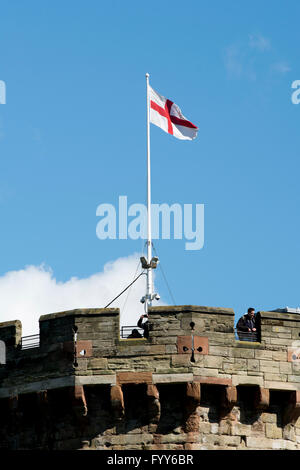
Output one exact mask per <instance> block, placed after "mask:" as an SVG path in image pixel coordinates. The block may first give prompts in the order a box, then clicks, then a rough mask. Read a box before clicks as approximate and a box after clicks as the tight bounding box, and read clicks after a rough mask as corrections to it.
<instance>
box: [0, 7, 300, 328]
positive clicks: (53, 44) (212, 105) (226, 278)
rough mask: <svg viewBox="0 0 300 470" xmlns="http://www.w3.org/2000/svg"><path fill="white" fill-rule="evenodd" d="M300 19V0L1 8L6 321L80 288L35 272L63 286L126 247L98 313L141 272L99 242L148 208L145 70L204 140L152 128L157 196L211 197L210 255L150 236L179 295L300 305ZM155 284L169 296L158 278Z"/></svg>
mask: <svg viewBox="0 0 300 470" xmlns="http://www.w3.org/2000/svg"><path fill="white" fill-rule="evenodd" d="M299 12H300V7H299V3H298V2H296V1H290V2H288V3H285V2H282V1H273V2H258V1H253V2H251V3H249V2H247V3H246V2H237V1H231V0H227V1H226V2H223V1H220V0H219V1H216V2H208V1H205V2H204V1H200V2H199V1H190V2H189V3H188V4H184V5H183V3H182V2H179V1H174V0H173V1H172V2H169V1H166V2H158V1H152V2H151V3H147V2H140V1H128V2H123V1H111V2H98V1H88V2H85V3H83V2H78V1H72V2H71V1H64V2H58V1H51V2H50V1H43V2H38V1H30V0H28V1H27V2H26V3H24V2H21V1H15V2H2V4H1V14H0V45H1V58H0V80H3V81H5V83H6V87H7V96H6V104H5V105H0V157H1V158H0V214H1V235H0V240H1V245H0V259H1V263H0V321H6V320H7V319H12V318H16V317H17V318H19V317H21V318H22V319H24V318H25V317H24V316H22V315H23V313H22V312H23V310H22V309H24V311H25V310H26V309H27V310H26V319H27V321H28V322H36V321H37V320H36V317H33V316H32V317H31V314H30V311H29V310H28V309H29V308H30V309H32V311H33V312H37V313H39V314H41V313H50V312H51V311H52V309H53V308H57V309H59V308H60V306H62V307H64V308H65V307H68V306H69V305H70V308H73V303H72V302H71V299H70V296H71V297H72V299H73V300H74V291H72V292H71V291H70V292H69V293H68V294H66V295H65V296H64V300H63V302H62V301H61V300H58V301H57V303H56V304H55V306H53V304H51V302H50V301H49V300H50V299H49V297H51V296H52V294H51V293H50V291H47V289H46V288H45V290H39V288H38V287H37V286H38V285H39V284H38V283H37V282H35V281H34V279H35V278H34V279H33V278H31V277H30V276H31V275H30V273H32V272H33V271H34V273H35V275H37V276H38V274H39V273H40V274H41V276H42V277H43V276H46V277H47V276H48V277H47V279H48V282H50V281H51V282H50V284H51V283H52V284H51V285H52V287H53V285H55V286H58V287H59V286H60V287H63V286H64V285H65V284H66V283H68V282H70V280H71V279H73V281H74V279H77V281H78V282H79V281H80V280H82V281H86V283H88V282H89V281H88V280H91V279H93V280H94V281H95V279H97V277H96V278H95V277H93V276H95V275H96V274H97V273H98V274H99V276H100V275H101V273H102V274H103V269H104V266H105V265H106V264H107V263H109V262H115V261H116V260H118V259H119V258H124V259H125V260H126V258H128V257H129V258H128V259H129V264H128V271H126V269H125V267H124V270H123V268H122V269H120V270H119V275H118V273H117V271H118V269H117V268H118V266H119V265H118V264H116V265H113V266H114V269H113V272H114V273H115V277H113V278H112V279H110V287H111V286H113V288H112V290H111V291H110V290H109V289H108V287H107V286H106V287H105V289H104V291H101V289H100V290H99V291H98V287H97V282H94V281H93V289H94V290H95V292H97V293H98V294H99V295H100V297H97V295H98V294H97V295H95V298H93V301H92V300H91V306H95V307H96V306H99V307H101V306H103V303H104V302H105V301H106V299H107V298H109V297H110V295H112V296H113V294H115V293H117V292H119V291H120V290H121V289H122V288H123V287H124V286H125V285H126V284H128V283H129V282H131V280H132V278H133V275H134V272H135V259H136V262H137V261H138V258H135V257H137V256H138V253H139V252H140V251H141V247H142V242H141V241H140V240H137V241H134V240H104V241H101V240H99V239H98V238H97V237H96V225H97V222H98V220H99V218H97V217H96V208H97V206H98V205H99V204H101V203H111V204H114V205H116V206H117V203H118V198H119V196H120V195H127V197H128V203H129V204H132V203H136V202H140V203H145V202H146V199H145V198H146V124H145V112H146V111H145V73H146V72H149V73H150V83H151V85H152V86H153V88H154V89H155V90H157V91H158V92H159V93H161V94H163V95H164V96H167V97H168V98H169V99H171V100H172V101H175V103H177V104H178V105H179V106H180V107H181V109H182V111H183V114H184V115H185V116H187V117H188V118H189V119H190V120H191V121H192V122H194V123H195V124H197V125H198V127H199V133H198V138H197V139H196V140H195V141H193V142H186V141H180V140H177V139H175V138H174V137H172V136H169V135H167V134H165V133H164V132H162V131H161V130H160V129H158V128H156V127H155V126H152V128H151V152H152V153H151V157H152V175H153V180H152V200H153V202H154V203H163V202H165V203H168V204H173V203H175V202H177V203H180V204H185V203H191V204H194V205H195V204H196V203H199V204H204V205H205V244H204V247H203V249H202V250H199V251H186V250H185V248H184V241H183V240H169V241H167V240H158V241H156V243H155V246H156V249H157V251H158V253H159V255H160V259H161V263H162V267H163V269H164V271H165V273H166V276H167V279H168V282H169V285H170V286H171V289H172V292H173V295H174V297H175V300H176V303H177V304H178V305H181V304H196V305H209V306H219V307H221V306H222V307H231V308H233V309H234V310H235V312H236V316H237V317H238V316H240V315H241V314H242V313H244V312H245V310H246V309H247V307H248V306H253V307H255V308H256V309H257V310H260V309H261V310H264V309H274V308H276V307H284V306H287V305H288V306H290V307H297V306H299V305H300V299H299V281H298V278H299V273H298V267H299V248H300V242H299V230H300V217H299V202H300V200H299V199H300V196H299V190H298V180H299V169H300V163H299V143H300V142H299V141H300V134H299V128H300V127H299V126H300V106H297V105H294V104H292V102H291V94H292V89H291V84H292V82H293V81H294V80H297V79H300V70H299V65H298V64H299V52H298V47H297V44H298V43H299V35H300V33H299V24H298V23H299V21H298V18H299ZM124 263H125V261H124ZM125 264H126V263H125ZM29 266H31V270H30V269H29V268H28V267H29ZM109 266H112V265H109ZM124 266H125V265H124ZM106 271H107V268H106V270H105V271H104V274H105V272H106ZM132 271H133V272H132ZM20 273H22V275H23V274H24V273H25V274H26V273H27V274H28V276H27V277H26V275H25V274H24V275H25V277H22V276H21V275H20ZM120 273H121V274H122V276H121V277H120ZM104 274H103V275H104ZM17 279H18V280H17ZM8 283H9V287H10V288H9V289H8V287H7V286H8ZM25 285H26V288H25V287H24V286H25ZM68 285H69V284H68ZM156 286H157V289H158V290H159V292H160V294H161V297H162V300H163V301H164V302H166V303H172V300H171V299H170V297H169V294H168V290H167V288H166V285H165V283H164V281H163V278H162V276H161V274H159V272H158V273H157V276H156ZM142 288H143V286H141V287H140V289H142ZM75 289H76V284H75ZM107 289H108V290H107ZM84 290H85V289H83V291H84ZM51 292H52V291H51ZM55 292H56V291H55ZM55 292H54V293H53V296H55V295H56V294H55ZM86 292H90V291H89V290H88V289H87V290H86ZM7 293H9V295H7ZM13 293H15V295H13ZM139 293H140V292H135V291H134V292H132V293H131V295H130V297H132V295H133V296H134V295H137V297H136V298H132V299H131V300H130V302H131V304H130V306H131V307H130V308H131V311H132V312H135V313H134V314H135V315H137V312H139V311H141V313H142V308H141V306H140V305H139V297H138V294H139ZM5 296H6V298H5ZM28 296H29V297H30V299H29V300H28ZM25 297H26V298H25ZM75 297H76V295H75ZM92 297H93V296H91V298H92ZM1 298H2V300H1ZM41 298H43V303H42V306H41V305H40V304H39V302H40V301H41ZM3 299H5V300H3ZM76 299H77V298H76ZM48 301H49V302H48ZM60 302H61V303H60ZM78 302H79V305H78V304H77V305H78V307H81V306H85V304H86V303H89V301H88V299H86V298H85V299H83V298H80V297H79V298H78ZM122 302H123V300H122ZM25 305H26V308H25ZM24 315H25V314H24ZM128 315H129V314H128ZM130 320H131V317H130ZM128 321H129V320H128ZM131 322H132V321H131ZM125 323H126V321H125ZM28 331H29V330H28Z"/></svg>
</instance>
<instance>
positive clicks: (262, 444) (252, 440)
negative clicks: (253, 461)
mask: <svg viewBox="0 0 300 470" xmlns="http://www.w3.org/2000/svg"><path fill="white" fill-rule="evenodd" d="M246 446H247V447H248V449H272V448H273V440H272V439H268V438H265V437H251V436H247V437H246Z"/></svg>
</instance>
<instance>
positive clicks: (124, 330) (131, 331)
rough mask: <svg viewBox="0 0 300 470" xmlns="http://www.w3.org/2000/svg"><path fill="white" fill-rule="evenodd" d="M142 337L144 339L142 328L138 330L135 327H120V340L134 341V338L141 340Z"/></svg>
mask: <svg viewBox="0 0 300 470" xmlns="http://www.w3.org/2000/svg"><path fill="white" fill-rule="evenodd" d="M136 332H137V333H136ZM129 336H130V338H129ZM143 337H144V330H143V329H142V328H138V327H137V326H122V327H121V330H120V338H122V339H134V338H143Z"/></svg>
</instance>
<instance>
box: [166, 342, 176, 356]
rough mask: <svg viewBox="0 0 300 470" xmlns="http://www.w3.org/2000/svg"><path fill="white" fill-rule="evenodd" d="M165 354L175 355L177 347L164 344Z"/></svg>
mask: <svg viewBox="0 0 300 470" xmlns="http://www.w3.org/2000/svg"><path fill="white" fill-rule="evenodd" d="M165 348H166V354H176V353H177V346H176V345H175V344H166V345H165Z"/></svg>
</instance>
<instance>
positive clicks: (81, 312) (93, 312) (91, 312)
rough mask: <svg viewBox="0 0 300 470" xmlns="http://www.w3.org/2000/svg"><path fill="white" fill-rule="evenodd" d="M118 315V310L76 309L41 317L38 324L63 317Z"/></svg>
mask: <svg viewBox="0 0 300 470" xmlns="http://www.w3.org/2000/svg"><path fill="white" fill-rule="evenodd" d="M119 314H120V309H119V308H76V309H75V310H66V311H63V312H56V313H49V314H47V315H42V316H41V317H40V318H39V322H43V321H47V320H53V319H55V318H63V317H71V316H74V317H82V316H97V315H103V316H105V315H107V316H116V315H119Z"/></svg>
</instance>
